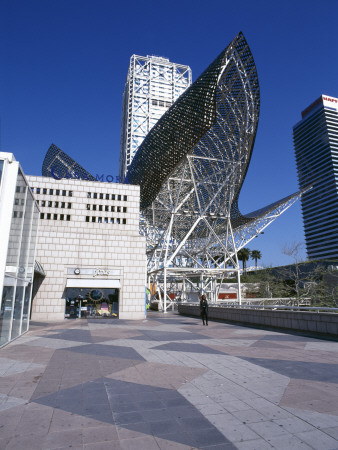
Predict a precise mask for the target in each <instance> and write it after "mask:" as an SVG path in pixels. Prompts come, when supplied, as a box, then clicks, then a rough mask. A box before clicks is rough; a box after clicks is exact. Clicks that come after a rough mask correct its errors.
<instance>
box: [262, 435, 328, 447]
mask: <svg viewBox="0 0 338 450" xmlns="http://www.w3.org/2000/svg"><path fill="white" fill-rule="evenodd" d="M269 443H270V444H271V445H273V448H275V449H276V450H285V449H287V450H312V449H313V447H312V446H311V447H310V446H309V445H307V444H306V443H305V442H304V441H302V440H301V439H299V438H297V437H296V436H294V435H291V434H290V435H288V436H275V437H271V438H269ZM322 448H324V447H322Z"/></svg>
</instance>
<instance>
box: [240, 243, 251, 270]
mask: <svg viewBox="0 0 338 450" xmlns="http://www.w3.org/2000/svg"><path fill="white" fill-rule="evenodd" d="M237 258H238V259H239V260H240V261H242V264H243V274H244V275H245V274H246V262H247V261H248V260H249V258H250V250H249V249H248V248H241V249H240V250H239V251H238V252H237Z"/></svg>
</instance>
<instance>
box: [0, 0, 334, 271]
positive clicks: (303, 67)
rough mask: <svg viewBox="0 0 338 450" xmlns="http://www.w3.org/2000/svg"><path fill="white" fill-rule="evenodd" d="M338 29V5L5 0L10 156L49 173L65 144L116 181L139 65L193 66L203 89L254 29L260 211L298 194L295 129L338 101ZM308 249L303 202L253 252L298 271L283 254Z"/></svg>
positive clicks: (254, 188) (249, 201)
mask: <svg viewBox="0 0 338 450" xmlns="http://www.w3.org/2000/svg"><path fill="white" fill-rule="evenodd" d="M337 20H338V1H337V0H321V1H319V0H293V1H290V0H284V1H283V2H276V1H271V0H269V1H268V0H267V1H265V0H264V1H263V0H255V1H252V0H242V1H240V2H233V1H231V2H230V1H228V0H209V1H207V2H206V1H203V2H202V1H199V0H196V1H192V0H191V1H190V0H180V1H178V0H172V1H171V2H164V1H160V0H157V1H153V0H151V1H145V2H140V1H136V0H130V1H128V2H119V3H118V2H116V1H113V0H96V1H94V0H57V1H56V0H29V1H27V0H0V34H1V35H0V55H1V60H0V61H1V70H0V118H1V150H2V151H8V152H12V153H14V155H15V157H16V159H18V160H19V161H20V162H21V164H22V167H23V169H24V172H25V173H26V174H32V175H40V174H41V164H42V160H43V157H44V154H45V153H46V151H47V149H48V147H49V145H50V144H51V143H55V144H56V145H57V146H59V147H60V148H62V149H63V150H64V151H65V152H67V153H69V154H70V155H71V156H72V157H73V158H74V159H75V160H77V161H78V162H79V163H80V164H82V165H83V166H84V167H85V168H87V169H88V170H89V171H90V172H91V173H93V174H94V175H95V174H102V173H105V174H112V175H114V176H115V175H117V174H118V157H119V142H120V123H121V103H122V91H123V87H124V82H125V78H126V73H127V69H128V64H129V59H130V56H131V55H132V54H134V53H135V54H139V55H160V56H165V57H167V58H169V59H170V60H171V61H175V62H177V63H181V64H188V65H190V67H191V69H192V74H193V80H195V79H196V78H197V77H198V75H199V74H200V73H201V72H202V71H203V70H204V69H205V68H206V67H207V66H208V65H209V64H210V62H212V60H213V59H214V58H215V57H216V56H217V55H218V54H219V53H220V52H221V51H222V50H223V48H225V47H226V46H227V44H228V43H229V42H230V41H231V40H232V39H233V37H234V36H235V35H236V34H237V33H238V32H239V31H243V33H244V35H245V37H246V39H247V41H248V43H249V45H250V48H251V51H252V53H253V56H254V59H255V62H256V66H257V70H258V76H259V82H260V89H261V114H260V121H259V127H258V134H257V139H256V143H255V148H254V152H253V156H252V160H251V165H250V167H249V171H248V174H247V178H246V180H245V183H244V187H243V190H242V195H241V198H240V208H241V211H242V212H243V213H245V212H250V211H253V210H255V209H258V208H260V207H262V206H265V205H266V204H269V203H272V202H273V201H275V200H278V199H280V198H282V197H284V196H286V195H288V194H290V193H292V192H295V191H297V190H298V183H297V173H296V167H295V158H294V150H293V143H292V127H293V126H294V125H295V124H296V123H297V122H298V121H299V120H300V118H301V115H300V114H301V111H302V110H303V109H305V108H306V107H307V106H308V105H309V104H310V103H311V102H312V101H314V100H315V99H317V98H318V97H319V96H320V95H321V94H327V95H330V96H333V97H338V58H337V55H338V35H337ZM303 241H304V233H303V225H302V218H301V209H300V204H299V203H298V204H296V205H294V206H292V207H291V208H290V209H289V210H288V211H287V212H286V213H285V214H284V215H283V216H282V217H280V218H279V219H278V220H276V221H275V222H274V223H273V224H272V225H271V226H270V227H269V228H267V229H266V231H265V234H264V235H262V236H260V237H259V238H257V239H255V240H254V241H253V242H252V243H251V244H250V245H249V248H251V249H257V250H260V251H261V252H262V260H261V263H262V264H263V265H265V266H269V265H279V264H286V263H289V262H292V261H291V260H290V259H289V258H288V257H287V256H285V255H283V254H282V247H283V246H284V245H285V244H290V243H291V242H303ZM303 257H304V258H305V257H306V254H305V251H304V253H303Z"/></svg>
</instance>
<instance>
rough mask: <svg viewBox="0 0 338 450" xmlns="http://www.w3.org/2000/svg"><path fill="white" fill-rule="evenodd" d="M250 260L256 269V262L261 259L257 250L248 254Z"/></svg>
mask: <svg viewBox="0 0 338 450" xmlns="http://www.w3.org/2000/svg"><path fill="white" fill-rule="evenodd" d="M250 256H251V258H252V259H253V260H254V261H255V267H256V269H257V261H258V260H259V259H261V257H262V254H261V252H260V251H259V250H251V252H250Z"/></svg>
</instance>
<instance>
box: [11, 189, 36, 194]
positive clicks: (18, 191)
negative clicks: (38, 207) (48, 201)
mask: <svg viewBox="0 0 338 450" xmlns="http://www.w3.org/2000/svg"><path fill="white" fill-rule="evenodd" d="M16 192H20V188H19V191H18V187H17V188H16ZM36 193H37V194H40V188H36Z"/></svg>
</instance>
